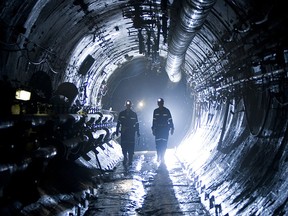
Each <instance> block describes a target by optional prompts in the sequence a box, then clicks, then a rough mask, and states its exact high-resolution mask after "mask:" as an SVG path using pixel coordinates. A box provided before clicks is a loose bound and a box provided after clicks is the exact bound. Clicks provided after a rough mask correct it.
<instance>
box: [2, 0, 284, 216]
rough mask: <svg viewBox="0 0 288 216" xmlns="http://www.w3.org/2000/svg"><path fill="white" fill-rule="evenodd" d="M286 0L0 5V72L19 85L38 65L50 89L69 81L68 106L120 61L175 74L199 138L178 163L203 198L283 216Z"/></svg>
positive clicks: (113, 80)
mask: <svg viewBox="0 0 288 216" xmlns="http://www.w3.org/2000/svg"><path fill="white" fill-rule="evenodd" d="M284 3H285V2H284V1H280V0H276V1H272V2H271V1H266V0H265V1H261V0H237V1H233V0H232V1H231V0H217V1H212V0H195V1H193V0H185V1H181V0H177V1H176V0H174V1H173V0H170V1H165V0H162V1H160V0H138V1H137V0H110V1H109V0H108V1H103V0H63V1H57V0H50V1H45V0H33V1H18V0H11V1H1V3H0V11H1V16H0V18H1V19H0V27H1V34H0V53H1V59H0V65H1V75H7V76H8V77H9V78H10V79H11V80H14V81H15V80H16V83H17V85H22V86H27V85H28V82H29V78H30V77H32V75H33V74H34V73H35V72H38V71H42V72H44V73H45V74H48V75H49V77H50V79H51V83H52V86H47V88H49V89H50V90H51V89H53V90H54V92H55V91H56V92H57V88H58V89H59V87H62V86H63V85H64V86H65V85H69V84H70V83H73V84H74V85H75V86H76V87H77V88H75V89H74V92H73V94H71V95H69V94H68V95H67V97H68V98H69V97H71V98H72V99H71V102H73V101H72V100H73V99H74V97H76V102H75V103H78V105H80V106H90V107H102V106H103V101H105V100H102V99H103V97H104V96H105V88H106V87H108V88H109V86H117V85H118V84H119V80H120V79H118V78H117V77H119V78H120V77H122V76H123V73H124V71H121V68H122V69H123V68H125V67H124V66H125V65H126V63H128V62H133V61H134V60H135V61H136V59H137V60H139V59H140V60H141V61H142V62H148V63H147V68H148V69H149V71H150V72H153V73H155V74H157V73H162V72H165V73H167V75H168V77H169V78H170V79H171V81H172V82H177V81H179V80H180V79H181V81H182V82H183V81H184V82H185V84H186V86H187V89H189V97H191V98H192V99H193V101H194V102H195V103H194V105H193V107H192V108H191V112H192V120H191V125H190V128H189V129H191V134H192V133H194V132H195V131H197V133H196V134H192V135H195V136H193V137H192V136H191V137H189V136H188V137H187V139H186V140H184V141H185V142H186V144H185V143H184V144H183V146H184V147H188V148H186V149H184V150H182V149H181V148H180V149H179V152H180V151H184V153H186V154H188V153H189V155H186V156H183V161H184V162H185V160H187V162H188V165H187V170H188V171H190V170H193V178H194V180H195V182H196V183H197V184H198V185H199V187H200V188H201V191H202V188H203V190H204V189H205V191H206V192H205V199H206V196H207V197H208V198H209V195H210V196H211V197H210V198H211V199H212V198H215V197H216V196H217V197H218V198H217V199H218V200H220V201H221V202H222V209H224V207H226V208H225V212H230V214H231V215H237V212H241V211H242V212H244V215H245V213H249V212H250V213H251V212H252V213H254V215H261V213H262V212H264V213H265V214H266V215H277V214H278V213H279V214H280V213H283V212H284V213H283V215H285V212H286V213H287V191H288V190H287V185H288V183H287V180H286V179H287V167H288V166H287V120H286V119H287V110H286V109H287V108H286V106H287V102H286V101H287V72H286V71H287V69H286V68H287V63H288V51H287V45H288V44H287V40H288V37H287V21H288V15H287V11H286V7H285V5H284ZM123 70H124V69H123ZM112 75H113V76H112ZM174 78H175V79H174ZM34 81H35V80H34ZM107 83H109V85H108V86H107ZM34 84H35V83H34ZM35 85H36V84H35ZM50 90H49V91H50ZM51 91H52V90H51ZM78 91H79V92H78ZM78 93H79V94H78ZM47 94H48V93H47ZM285 108H286V109H285ZM203 125H205V126H204V127H203ZM200 126H202V127H200ZM205 128H206V130H205ZM176 130H177V129H176ZM191 143H192V144H195V143H197V144H199V145H191ZM200 143H201V145H200ZM189 148H190V149H189ZM187 149H189V151H188V150H187ZM200 156H201V157H200ZM194 158H196V159H197V161H196V159H195V161H193V159H194ZM275 170H276V171H275ZM191 172H192V171H191ZM200 178H201V180H200ZM198 180H199V181H198ZM255 194H256V195H255ZM261 194H264V195H263V196H261ZM212 195H213V196H212ZM208 198H207V199H208ZM211 199H210V200H211ZM214 201H215V200H214ZM254 203H256V204H257V205H259V206H260V207H259V206H257V205H254ZM214 204H215V203H214ZM224 205H225V206H224ZM219 206H220V205H218V207H219ZM247 206H249V207H247ZM263 206H265V209H263V208H264V207H263ZM223 211H224V210H223ZM272 213H274V214H272ZM246 215H247V214H246ZM280 215H281V214H280Z"/></svg>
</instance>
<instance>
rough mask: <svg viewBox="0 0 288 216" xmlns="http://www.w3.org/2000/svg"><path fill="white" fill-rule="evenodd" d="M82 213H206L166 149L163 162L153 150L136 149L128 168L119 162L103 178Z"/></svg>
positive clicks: (126, 215)
mask: <svg viewBox="0 0 288 216" xmlns="http://www.w3.org/2000/svg"><path fill="white" fill-rule="evenodd" d="M84 215H85V216H92V215H103V216H104V215H105V216H108V215H111V216H112V215H113V216H114V215H121V216H128V215H129V216H130V215H149V216H152V215H153V216H157V215H159V216H160V215H173V216H174V215H205V216H206V215H209V213H208V211H206V210H205V208H204V206H203V205H202V204H201V201H200V197H199V194H198V192H197V191H196V189H195V188H194V186H193V185H192V182H191V181H190V180H189V179H188V178H187V176H186V174H185V172H183V170H182V167H181V164H180V163H179V161H178V160H177V158H176V157H175V156H174V154H173V150H169V151H167V153H166V156H165V164H158V163H157V161H156V154H155V152H136V153H135V155H134V161H133V164H132V165H131V166H129V167H126V166H123V165H122V163H119V164H118V165H117V167H116V168H115V170H114V171H113V172H111V173H109V174H108V175H106V176H105V179H103V183H102V184H101V186H100V187H99V188H98V191H97V197H96V199H95V201H93V202H91V203H90V204H89V208H88V210H87V211H86V212H85V214H84Z"/></svg>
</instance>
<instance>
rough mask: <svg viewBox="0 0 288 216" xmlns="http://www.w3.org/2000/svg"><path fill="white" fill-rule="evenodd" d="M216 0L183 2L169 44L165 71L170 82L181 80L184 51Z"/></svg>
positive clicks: (189, 0)
mask: <svg viewBox="0 0 288 216" xmlns="http://www.w3.org/2000/svg"><path fill="white" fill-rule="evenodd" d="M215 2H216V0H185V1H183V6H182V9H181V12H180V17H179V19H180V20H179V25H176V27H175V29H174V31H173V34H172V39H171V41H170V43H169V48H168V55H167V61H166V66H165V70H166V72H167V74H168V76H169V79H170V80H171V81H172V82H179V81H180V80H181V70H180V67H181V65H182V62H183V61H184V57H185V53H186V50H187V49H188V46H189V45H190V43H191V41H192V39H193V38H194V36H195V35H196V33H197V31H198V30H199V29H200V28H201V26H202V25H203V23H204V21H205V19H206V17H207V15H208V13H209V11H210V9H211V8H212V7H213V5H214V4H215Z"/></svg>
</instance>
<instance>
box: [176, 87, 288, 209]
mask: <svg viewBox="0 0 288 216" xmlns="http://www.w3.org/2000/svg"><path fill="white" fill-rule="evenodd" d="M253 92H254V93H252V92H250V94H248V95H244V96H243V97H242V98H239V99H237V100H236V99H231V100H227V101H226V102H225V103H223V104H221V105H211V104H196V105H195V107H196V108H195V112H194V125H195V128H194V131H193V133H192V134H191V135H189V136H187V138H186V140H185V141H184V142H183V145H182V146H180V147H179V148H178V149H177V155H178V158H179V159H180V160H181V161H182V162H183V165H184V167H185V170H186V172H187V175H189V177H190V178H191V179H192V180H193V182H194V184H195V186H196V188H197V189H198V191H199V193H200V196H201V199H202V202H203V203H204V204H205V205H206V207H207V209H209V210H210V213H211V214H212V215H285V213H287V212H286V211H287V191H288V190H287V186H288V180H287V178H286V177H285V176H287V170H288V169H287V168H288V167H287V132H286V131H287V111H286V108H285V106H283V103H279V100H277V97H275V95H273V94H267V92H264V93H263V92H262V93H259V92H257V91H253ZM187 149H189V150H187Z"/></svg>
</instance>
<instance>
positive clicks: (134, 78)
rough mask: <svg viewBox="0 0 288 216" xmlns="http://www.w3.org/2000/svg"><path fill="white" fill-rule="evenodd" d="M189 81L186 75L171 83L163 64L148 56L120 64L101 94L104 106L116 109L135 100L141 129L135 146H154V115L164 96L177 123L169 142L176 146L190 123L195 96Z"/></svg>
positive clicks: (143, 148)
mask: <svg viewBox="0 0 288 216" xmlns="http://www.w3.org/2000/svg"><path fill="white" fill-rule="evenodd" d="M163 61H164V60H163ZM161 63H162V62H161ZM186 85H187V83H186V81H185V80H184V79H183V80H182V81H181V82H179V83H172V82H171V81H170V80H169V77H168V75H167V73H166V72H165V71H164V69H163V68H162V67H161V69H158V68H155V67H153V66H152V65H151V63H150V62H149V61H148V60H147V59H146V58H136V59H134V60H131V61H130V62H128V63H126V64H125V65H124V66H122V67H121V68H118V69H117V70H116V71H115V72H114V73H113V75H112V76H111V77H110V79H109V80H108V82H107V86H108V90H107V93H106V95H105V96H104V97H103V98H102V103H103V108H104V109H107V110H108V109H112V110H113V111H115V112H116V113H117V112H120V111H121V110H123V109H124V108H125V107H124V103H125V100H127V99H130V100H132V102H133V109H134V110H135V111H136V112H137V113H138V118H139V121H140V131H141V137H140V140H139V143H138V145H136V150H155V141H154V136H153V135H152V133H151V126H152V115H153V110H154V109H155V108H156V107H157V99H158V98H159V97H162V98H164V100H165V106H166V107H168V108H169V109H170V110H171V113H172V117H173V121H174V124H175V133H174V134H173V136H170V138H169V145H168V147H169V148H173V147H176V146H178V145H179V144H180V143H181V140H182V139H183V138H184V137H185V135H186V133H188V132H189V127H190V125H191V118H192V110H193V108H192V107H193V99H192V97H191V95H190V91H189V88H188V87H187V86H186Z"/></svg>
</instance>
